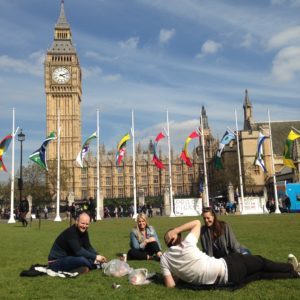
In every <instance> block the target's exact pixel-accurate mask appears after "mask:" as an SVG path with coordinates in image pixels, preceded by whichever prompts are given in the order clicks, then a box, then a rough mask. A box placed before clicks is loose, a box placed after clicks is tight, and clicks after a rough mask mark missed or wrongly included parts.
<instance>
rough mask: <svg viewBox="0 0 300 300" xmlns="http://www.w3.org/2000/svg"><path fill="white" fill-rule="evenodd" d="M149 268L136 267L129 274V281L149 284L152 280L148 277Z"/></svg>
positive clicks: (136, 283) (137, 283) (135, 283)
mask: <svg viewBox="0 0 300 300" xmlns="http://www.w3.org/2000/svg"><path fill="white" fill-rule="evenodd" d="M147 277H148V270H147V269H144V268H142V269H135V270H133V271H132V272H131V273H130V274H129V282H130V283H131V284H134V285H142V284H148V283H150V281H149V280H148V279H147Z"/></svg>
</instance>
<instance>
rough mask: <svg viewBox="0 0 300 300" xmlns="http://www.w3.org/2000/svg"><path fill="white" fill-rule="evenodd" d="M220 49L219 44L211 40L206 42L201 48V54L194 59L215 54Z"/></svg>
mask: <svg viewBox="0 0 300 300" xmlns="http://www.w3.org/2000/svg"><path fill="white" fill-rule="evenodd" d="M221 48H222V45H221V44H220V43H217V42H215V41H212V40H207V41H206V42H205V43H204V44H203V45H202V47H201V52H200V53H199V54H197V56H196V57H198V58H201V57H203V56H206V55H209V54H215V53H217V52H218V51H219V50H220V49H221Z"/></svg>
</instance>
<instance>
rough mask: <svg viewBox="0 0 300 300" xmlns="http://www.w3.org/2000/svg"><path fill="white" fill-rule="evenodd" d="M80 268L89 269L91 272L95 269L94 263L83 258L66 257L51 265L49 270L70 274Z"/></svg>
mask: <svg viewBox="0 0 300 300" xmlns="http://www.w3.org/2000/svg"><path fill="white" fill-rule="evenodd" d="M79 267H88V268H89V269H90V270H91V269H95V265H94V262H93V261H92V260H91V259H88V258H85V257H83V256H66V257H64V258H60V259H57V260H55V261H53V262H50V263H49V269H51V270H53V271H55V272H58V271H65V272H69V271H72V270H74V269H77V268H79Z"/></svg>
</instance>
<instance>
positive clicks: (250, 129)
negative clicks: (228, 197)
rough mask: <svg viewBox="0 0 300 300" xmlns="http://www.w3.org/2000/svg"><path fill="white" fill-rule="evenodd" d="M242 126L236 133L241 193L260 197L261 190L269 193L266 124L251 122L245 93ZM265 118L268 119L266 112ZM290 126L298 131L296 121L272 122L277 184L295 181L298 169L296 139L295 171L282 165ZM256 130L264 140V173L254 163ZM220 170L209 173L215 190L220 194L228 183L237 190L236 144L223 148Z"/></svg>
mask: <svg viewBox="0 0 300 300" xmlns="http://www.w3.org/2000/svg"><path fill="white" fill-rule="evenodd" d="M243 108H244V127H243V128H242V129H240V130H239V144H240V158H241V169H242V172H241V173H242V178H243V187H244V193H245V194H246V195H252V194H262V193H263V191H264V188H265V187H266V188H267V189H268V190H269V193H270V194H272V192H273V164H272V152H271V141H270V130H269V122H268V121H265V122H255V121H254V119H253V106H252V103H251V101H250V98H249V94H248V91H247V90H246V91H245V99H244V104H243ZM266 119H268V115H267V109H266ZM292 127H295V128H297V129H298V130H299V129H300V121H272V120H271V133H272V143H273V158H274V166H275V174H276V179H277V182H278V181H281V180H287V181H288V182H296V181H299V178H298V177H299V167H300V164H299V162H300V156H299V154H300V145H299V142H298V141H297V140H296V142H295V146H294V162H295V165H296V169H295V170H292V169H290V168H287V167H285V166H284V165H283V151H284V145H285V141H286V138H287V136H288V134H289V132H290V130H291V129H292ZM259 131H260V132H262V133H263V134H264V135H265V136H266V139H265V141H264V143H263V153H264V163H265V167H266V169H267V171H268V172H267V173H265V172H263V170H262V169H261V167H259V166H257V165H255V164H254V161H255V156H256V153H257V140H258V135H259ZM222 160H223V165H224V169H223V170H218V171H217V170H213V174H214V175H213V177H214V178H215V183H216V184H215V188H216V190H217V191H219V192H221V193H223V194H224V191H226V188H227V186H228V184H229V183H232V184H233V186H234V187H235V188H238V189H239V188H240V185H239V174H238V156H237V143H236V141H232V142H231V143H230V144H229V145H227V146H226V147H225V148H224V151H223V154H222Z"/></svg>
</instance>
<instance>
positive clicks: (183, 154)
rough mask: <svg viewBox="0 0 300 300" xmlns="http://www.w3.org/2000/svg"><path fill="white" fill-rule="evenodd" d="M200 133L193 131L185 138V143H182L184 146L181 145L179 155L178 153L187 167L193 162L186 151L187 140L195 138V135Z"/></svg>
mask: <svg viewBox="0 0 300 300" xmlns="http://www.w3.org/2000/svg"><path fill="white" fill-rule="evenodd" d="M199 136H200V134H199V133H198V132H197V131H193V132H192V133H191V134H190V135H189V136H188V138H187V139H186V140H185V143H184V146H183V150H182V152H181V155H180V158H181V159H182V160H183V161H184V162H185V163H186V165H187V166H188V167H190V168H191V167H192V166H193V163H192V162H191V159H190V157H189V152H188V145H189V142H190V141H191V140H192V139H195V138H197V137H199Z"/></svg>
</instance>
